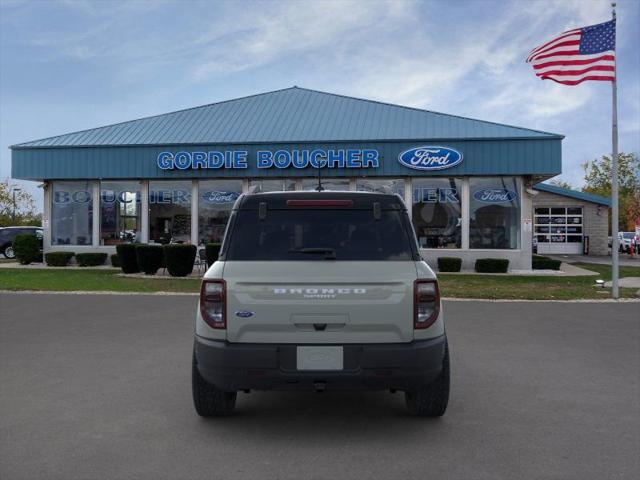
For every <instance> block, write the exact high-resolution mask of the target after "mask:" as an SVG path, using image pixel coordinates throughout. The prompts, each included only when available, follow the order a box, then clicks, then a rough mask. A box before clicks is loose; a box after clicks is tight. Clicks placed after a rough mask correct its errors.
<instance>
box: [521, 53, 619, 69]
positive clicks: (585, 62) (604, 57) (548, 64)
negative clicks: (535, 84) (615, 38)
mask: <svg viewBox="0 0 640 480" xmlns="http://www.w3.org/2000/svg"><path fill="white" fill-rule="evenodd" d="M575 58H580V56H579V55H576V56H575ZM615 59H616V57H615V56H614V55H602V56H601V57H597V58H589V59H587V60H558V61H555V62H546V63H540V64H538V65H533V69H534V70H539V69H540V68H546V67H553V66H555V65H589V64H590V63H595V62H600V61H602V60H605V61H606V60H609V61H614V60H615Z"/></svg>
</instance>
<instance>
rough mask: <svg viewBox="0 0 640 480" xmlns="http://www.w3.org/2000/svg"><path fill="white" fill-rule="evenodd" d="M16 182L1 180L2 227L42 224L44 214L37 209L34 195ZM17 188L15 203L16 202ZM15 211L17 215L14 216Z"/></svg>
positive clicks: (0, 211) (0, 209)
mask: <svg viewBox="0 0 640 480" xmlns="http://www.w3.org/2000/svg"><path fill="white" fill-rule="evenodd" d="M19 188H20V187H18V186H17V185H15V184H10V183H9V182H8V181H7V180H4V181H0V227H7V226H11V225H35V226H40V225H42V214H40V213H38V211H37V210H36V203H35V201H34V200H33V197H32V196H31V195H30V194H29V193H28V192H26V191H25V190H24V189H21V190H17V189H19ZM14 189H15V204H14V203H13V202H14ZM14 212H15V217H14Z"/></svg>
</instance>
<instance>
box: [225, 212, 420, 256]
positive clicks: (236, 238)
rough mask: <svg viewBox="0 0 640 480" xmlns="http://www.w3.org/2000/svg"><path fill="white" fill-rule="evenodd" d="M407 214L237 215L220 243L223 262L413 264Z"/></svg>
mask: <svg viewBox="0 0 640 480" xmlns="http://www.w3.org/2000/svg"><path fill="white" fill-rule="evenodd" d="M411 232H412V230H410V228H409V224H408V219H407V218H406V213H405V212H404V211H399V210H389V211H385V210H383V211H382V212H381V216H380V219H378V220H376V219H375V218H374V216H373V211H372V210H353V209H332V210H317V209H314V210H305V209H299V210H298V209H296V210H269V211H268V213H267V216H266V218H265V219H264V220H259V219H258V212H257V211H255V210H240V211H238V212H236V214H235V215H234V219H233V221H232V225H230V232H229V238H228V239H226V240H225V243H226V245H225V247H226V248H225V250H227V252H226V255H225V258H226V260H338V261H339V260H387V261H398V260H412V259H413V257H414V255H413V250H412V245H411V236H410V235H412V233H411Z"/></svg>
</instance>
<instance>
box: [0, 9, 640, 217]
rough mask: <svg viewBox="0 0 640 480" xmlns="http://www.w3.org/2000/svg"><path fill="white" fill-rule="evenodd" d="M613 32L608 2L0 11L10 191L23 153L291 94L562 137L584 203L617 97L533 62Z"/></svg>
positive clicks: (639, 127) (639, 138)
mask: <svg viewBox="0 0 640 480" xmlns="http://www.w3.org/2000/svg"><path fill="white" fill-rule="evenodd" d="M617 3H618V8H617V11H618V34H617V39H618V44H617V59H618V60H617V61H618V101H619V105H618V111H619V129H620V150H621V151H624V152H639V151H640V27H638V25H640V1H639V0H618V2H617ZM610 18H611V8H610V2H609V1H607V0H512V1H492V0H444V1H436V0H433V1H430V0H426V1H402V0H391V1H375V0H367V1H364V0H361V1H339V0H335V1H332V0H325V1H317V2H314V1H302V0H301V1H276V0H273V1H267V2H252V1H251V2H250V1H212V0H207V1H199V0H185V1H164V0H155V1H146V0H129V1H111V0H79V1H71V0H65V1H54V0H32V1H26V0H0V178H1V179H6V178H9V177H10V176H11V153H10V150H9V148H8V147H9V146H10V145H13V144H16V143H21V142H25V141H29V140H36V139H39V138H44V137H49V136H53V135H59V134H63V133H69V132H72V131H77V130H83V129H87V128H93V127H98V126H102V125H108V124H112V123H117V122H121V121H126V120H131V119H134V118H140V117H145V116H149V115H156V114H162V113H166V112H170V111H175V110H180V109H183V108H188V107H193V106H198V105H203V104H208V103H213V102H217V101H221V100H227V99H232V98H237V97H242V96H246V95H252V94H255V93H260V92H267V91H271V90H277V89H281V88H286V87H290V86H293V85H297V86H300V87H305V88H311V89H317V90H322V91H327V92H332V93H338V94H342V95H350V96H355V97H359V98H368V99H373V100H380V101H384V102H390V103H397V104H400V105H407V106H411V107H416V108H424V109H428V110H433V111H439V112H443V113H450V114H455V115H462V116H467V117H471V118H478V119H482V120H489V121H493V122H500V123H507V124H511V125H518V126H524V127H527V128H533V129H538V130H544V131H549V132H554V133H560V134H563V135H565V136H566V138H565V140H564V141H563V173H562V176H561V178H562V180H565V181H568V182H569V183H571V184H572V185H573V186H574V187H580V186H581V185H582V178H583V170H582V167H581V164H582V163H584V162H585V161H587V160H592V159H594V158H597V157H600V156H601V155H603V154H607V153H608V152H610V151H611V84H610V83H609V82H585V83H583V84H582V85H579V86H576V87H568V86H563V85H559V84H556V83H554V82H552V81H549V80H547V81H541V80H539V79H538V78H537V77H536V76H535V75H534V74H533V71H532V69H531V67H530V65H528V64H526V63H525V61H524V60H525V58H526V56H527V54H528V52H529V51H530V50H531V49H532V48H533V47H535V46H537V45H539V44H541V43H544V42H546V41H548V40H550V39H551V38H553V37H554V36H556V35H558V34H560V33H561V32H563V31H565V30H568V29H572V28H576V27H581V26H587V25H591V24H596V23H601V22H604V21H607V20H609V19H610ZM17 183H19V184H20V186H22V187H23V188H25V189H27V190H28V191H29V192H30V193H32V194H34V196H35V197H36V201H37V203H38V205H39V206H40V207H41V205H42V192H41V190H40V189H38V188H37V183H35V182H17Z"/></svg>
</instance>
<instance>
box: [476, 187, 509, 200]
mask: <svg viewBox="0 0 640 480" xmlns="http://www.w3.org/2000/svg"><path fill="white" fill-rule="evenodd" d="M473 198H474V199H476V200H478V201H479V202H484V203H507V202H511V201H513V200H515V199H516V198H518V194H517V193H516V192H514V191H513V190H507V189H506V188H483V189H481V190H476V191H475V192H474V193H473Z"/></svg>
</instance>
